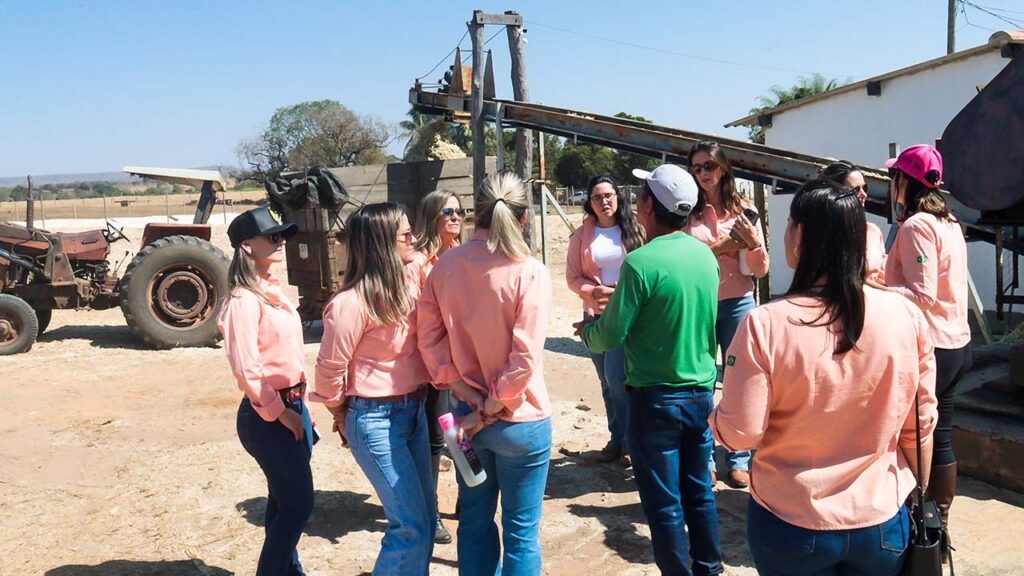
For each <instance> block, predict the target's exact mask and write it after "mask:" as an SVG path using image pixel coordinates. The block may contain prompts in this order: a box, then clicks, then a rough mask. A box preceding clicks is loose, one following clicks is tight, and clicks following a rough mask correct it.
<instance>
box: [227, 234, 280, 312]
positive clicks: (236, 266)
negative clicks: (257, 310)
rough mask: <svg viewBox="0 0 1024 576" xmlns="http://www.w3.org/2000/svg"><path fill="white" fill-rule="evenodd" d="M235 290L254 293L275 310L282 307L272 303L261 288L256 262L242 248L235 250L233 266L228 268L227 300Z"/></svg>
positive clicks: (232, 259)
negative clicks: (239, 289) (241, 289)
mask: <svg viewBox="0 0 1024 576" xmlns="http://www.w3.org/2000/svg"><path fill="white" fill-rule="evenodd" d="M235 288H244V289H246V290H248V291H250V292H252V293H253V294H255V295H256V297H257V298H259V299H260V300H262V301H263V302H264V303H265V304H269V305H270V306H273V307H275V308H277V307H278V306H280V303H278V302H274V301H272V300H271V299H270V297H269V296H267V293H266V292H264V291H263V288H261V287H260V275H259V274H258V273H257V272H256V261H255V260H253V258H252V256H251V255H250V254H249V253H248V252H246V251H245V249H243V248H242V247H241V246H238V247H237V248H235V254H234V256H232V257H231V265H230V266H228V295H227V298H231V294H232V293H233V292H234V291H235Z"/></svg>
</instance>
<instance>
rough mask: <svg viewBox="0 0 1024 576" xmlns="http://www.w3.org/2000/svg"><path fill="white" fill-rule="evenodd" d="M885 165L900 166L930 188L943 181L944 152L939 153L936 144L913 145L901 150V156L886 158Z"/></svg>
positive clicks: (888, 166) (908, 174)
mask: <svg viewBox="0 0 1024 576" xmlns="http://www.w3.org/2000/svg"><path fill="white" fill-rule="evenodd" d="M885 167H886V168H899V169H900V170H902V171H903V173H905V174H906V175H907V176H910V177H911V178H913V179H914V180H917V181H918V182H920V183H921V184H924V185H925V186H927V187H929V188H937V187H938V186H939V182H942V154H939V151H938V150H936V149H935V146H929V145H927V144H918V145H917V146H911V147H910V148H907V149H906V150H904V151H903V152H900V155H899V157H897V158H890V159H888V160H886V161H885Z"/></svg>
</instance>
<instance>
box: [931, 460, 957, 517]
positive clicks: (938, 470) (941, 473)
mask: <svg viewBox="0 0 1024 576" xmlns="http://www.w3.org/2000/svg"><path fill="white" fill-rule="evenodd" d="M955 492H956V462H953V463H952V464H945V465H942V466H932V473H931V476H929V478H928V491H927V492H926V493H925V498H926V499H928V500H934V501H935V503H936V504H937V505H938V506H939V511H940V512H942V523H943V524H945V525H946V526H947V527H948V526H949V507H950V505H951V504H952V503H953V495H954V493H955Z"/></svg>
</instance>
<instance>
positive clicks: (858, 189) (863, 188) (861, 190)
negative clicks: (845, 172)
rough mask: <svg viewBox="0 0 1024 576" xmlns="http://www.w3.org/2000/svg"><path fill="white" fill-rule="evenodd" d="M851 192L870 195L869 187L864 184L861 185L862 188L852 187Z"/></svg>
mask: <svg viewBox="0 0 1024 576" xmlns="http://www.w3.org/2000/svg"><path fill="white" fill-rule="evenodd" d="M850 190H853V191H854V192H856V193H858V194H867V193H868V185H867V184H864V185H861V186H851V187H850Z"/></svg>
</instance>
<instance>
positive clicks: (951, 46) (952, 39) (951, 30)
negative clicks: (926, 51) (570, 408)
mask: <svg viewBox="0 0 1024 576" xmlns="http://www.w3.org/2000/svg"><path fill="white" fill-rule="evenodd" d="M948 2H949V5H948V7H947V9H946V54H952V53H953V52H956V7H957V5H958V4H959V3H960V0H948Z"/></svg>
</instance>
